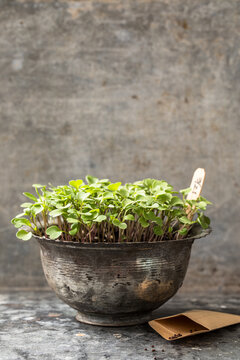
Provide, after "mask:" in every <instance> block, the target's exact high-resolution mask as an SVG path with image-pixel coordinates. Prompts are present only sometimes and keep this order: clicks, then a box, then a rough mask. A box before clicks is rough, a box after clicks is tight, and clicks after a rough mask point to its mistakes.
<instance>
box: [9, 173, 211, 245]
mask: <svg viewBox="0 0 240 360" xmlns="http://www.w3.org/2000/svg"><path fill="white" fill-rule="evenodd" d="M33 187H34V189H35V193H36V194H35V195H33V194H31V193H28V192H25V193H24V195H25V196H26V197H27V198H28V201H29V200H31V202H25V203H23V204H22V205H21V207H22V208H23V212H22V213H21V214H18V215H17V216H16V217H15V218H14V219H12V223H13V225H14V226H15V227H16V228H17V229H19V230H18V232H17V237H18V238H19V239H22V240H29V239H30V238H31V237H32V234H34V235H37V236H40V237H46V238H50V239H53V240H54V239H59V240H61V241H74V242H90V243H92V242H110V243H111V242H114V243H115V242H154V241H162V240H177V239H183V238H185V237H187V235H188V233H189V231H190V230H191V228H192V226H193V225H194V224H195V223H199V224H200V225H201V227H202V228H204V229H206V228H208V227H209V224H210V220H209V218H208V217H207V216H205V215H204V211H205V210H206V207H207V205H208V204H211V203H210V202H209V201H208V200H206V199H205V198H203V197H202V196H200V197H198V198H197V199H188V198H187V195H188V193H189V192H190V191H191V188H187V189H183V190H180V191H179V192H177V191H175V190H173V187H172V186H171V185H169V184H168V183H167V182H166V181H163V180H155V179H145V180H142V181H137V182H135V183H127V184H125V185H122V184H121V182H116V183H112V182H110V181H109V180H108V179H102V180H99V179H97V178H96V177H93V176H89V175H88V176H87V177H86V182H83V180H80V179H78V180H71V181H69V185H62V186H56V187H54V186H51V185H50V186H46V185H40V184H34V185H33ZM189 214H191V216H189Z"/></svg>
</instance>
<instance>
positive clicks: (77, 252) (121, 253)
mask: <svg viewBox="0 0 240 360" xmlns="http://www.w3.org/2000/svg"><path fill="white" fill-rule="evenodd" d="M209 232H210V229H208V230H202V229H200V228H199V227H197V226H195V228H194V229H193V232H192V234H191V236H190V237H189V238H187V239H184V240H176V241H161V242H154V243H130V242H129V243H113V244H110V243H95V244H84V243H74V242H62V241H57V240H48V239H46V238H39V237H36V238H37V240H38V242H39V244H40V248H41V259H42V265H43V270H44V273H45V276H46V279H47V281H48V284H49V285H50V287H51V288H52V289H53V290H54V291H55V293H56V294H57V296H58V297H59V298H60V299H62V300H63V301H64V302H65V303H67V304H68V305H70V306H71V307H73V308H74V309H76V310H78V314H77V320H79V321H82V322H85V323H89V324H94V325H105V326H122V325H133V324H140V323H144V322H146V321H149V320H150V319H152V317H151V316H152V314H151V313H152V311H153V310H154V309H157V308H158V307H159V306H161V305H162V304H164V303H165V302H166V301H167V300H168V299H170V298H171V297H172V296H173V295H174V294H175V293H176V292H177V290H178V289H179V287H180V286H181V285H182V283H183V279H184V277H185V274H186V270H187V266H188V262H189V257H190V253H191V247H192V243H193V241H194V239H195V238H201V237H203V236H206V235H207V234H209Z"/></svg>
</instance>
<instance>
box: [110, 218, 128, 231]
mask: <svg viewBox="0 0 240 360" xmlns="http://www.w3.org/2000/svg"><path fill="white" fill-rule="evenodd" d="M112 223H113V225H115V226H117V227H119V228H120V229H126V228H127V224H126V223H124V222H121V221H119V220H118V219H113V221H112Z"/></svg>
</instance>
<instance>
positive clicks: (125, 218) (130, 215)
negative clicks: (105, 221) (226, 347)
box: [123, 214, 135, 221]
mask: <svg viewBox="0 0 240 360" xmlns="http://www.w3.org/2000/svg"><path fill="white" fill-rule="evenodd" d="M123 220H124V221H126V220H129V221H134V220H135V216H133V215H132V214H128V215H126V216H124V219H123Z"/></svg>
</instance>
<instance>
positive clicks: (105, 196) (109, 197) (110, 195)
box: [102, 191, 114, 200]
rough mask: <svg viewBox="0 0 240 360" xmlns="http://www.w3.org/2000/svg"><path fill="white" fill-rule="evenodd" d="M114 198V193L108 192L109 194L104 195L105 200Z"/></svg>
mask: <svg viewBox="0 0 240 360" xmlns="http://www.w3.org/2000/svg"><path fill="white" fill-rule="evenodd" d="M113 198H114V196H113V193H112V192H110V191H107V192H104V193H103V197H102V199H103V200H107V199H113Z"/></svg>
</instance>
